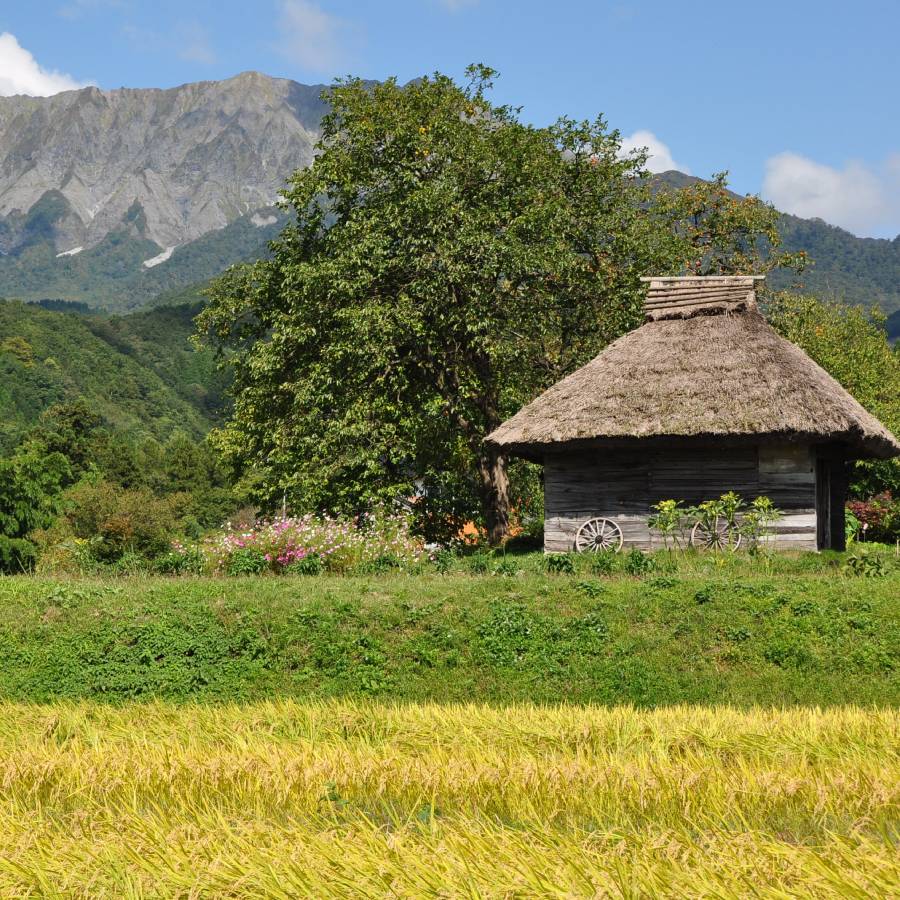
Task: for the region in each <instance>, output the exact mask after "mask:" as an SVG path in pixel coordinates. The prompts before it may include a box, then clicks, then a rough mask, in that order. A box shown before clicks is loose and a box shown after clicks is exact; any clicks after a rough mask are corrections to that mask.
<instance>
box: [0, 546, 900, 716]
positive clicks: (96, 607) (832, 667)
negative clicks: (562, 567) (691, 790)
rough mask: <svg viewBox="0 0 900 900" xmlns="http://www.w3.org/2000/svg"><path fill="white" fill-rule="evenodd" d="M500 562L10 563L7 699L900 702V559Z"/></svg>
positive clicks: (0, 618) (4, 651)
mask: <svg viewBox="0 0 900 900" xmlns="http://www.w3.org/2000/svg"><path fill="white" fill-rule="evenodd" d="M507 559H508V560H510V559H511V560H512V561H511V562H510V564H509V565H506V566H504V567H502V568H500V567H499V563H498V564H497V565H496V566H495V567H494V569H493V571H497V570H498V568H500V570H501V571H504V572H513V573H515V574H511V575H508V574H507V575H504V574H487V575H472V574H466V573H459V572H453V573H451V574H448V575H445V576H441V575H437V574H431V575H402V574H393V575H391V574H387V575H377V576H375V575H373V576H371V577H353V578H351V577H306V578H304V577H296V578H271V577H270V578H247V579H164V578H133V579H120V580H103V581H101V580H81V581H67V582H57V581H50V580H43V579H36V578H27V577H21V578H6V579H2V580H0V699H6V700H10V701H38V702H47V701H51V700H55V699H92V700H101V701H108V702H123V701H126V700H131V699H142V700H143V699H149V698H151V697H157V698H162V699H170V700H177V701H187V700H197V701H203V702H209V701H213V702H220V701H221V702H224V701H246V700H254V699H259V698H264V697H285V698H328V697H349V698H354V697H376V698H380V699H385V700H392V701H394V700H396V701H402V702H413V701H415V702H418V701H433V702H440V703H444V702H452V701H471V700H478V701H484V702H489V703H508V702H518V701H531V702H537V703H556V702H560V701H564V702H572V703H584V702H592V703H600V704H621V703H629V704H634V705H636V706H640V707H652V706H659V705H665V704H672V703H693V704H701V703H702V704H706V703H728V704H731V705H734V706H737V707H742V708H747V707H749V706H753V705H757V704H760V705H774V706H792V705H820V706H831V705H839V704H846V703H855V704H862V705H873V704H877V705H897V704H898V702H900V679H898V652H897V651H898V648H900V608H898V603H897V599H898V597H900V575H898V574H891V575H889V576H886V577H882V578H852V577H846V576H843V575H841V574H840V572H839V570H836V569H829V568H828V566H829V565H830V563H828V561H827V560H820V561H819V563H818V565H819V567H820V568H821V567H823V566H824V567H825V571H824V573H816V572H813V573H807V574H803V573H802V569H803V567H804V566H806V567H810V566H812V563H808V562H805V561H800V562H797V564H796V572H795V574H790V575H787V574H765V573H764V572H762V571H758V570H757V568H756V566H755V564H754V565H751V564H750V563H736V562H735V563H732V562H726V563H724V564H721V565H720V564H713V565H711V566H709V567H708V568H707V569H706V570H704V569H703V568H702V566H703V565H706V564H705V563H702V562H696V563H692V564H691V565H694V566H695V570H694V571H685V572H676V573H663V574H661V573H656V574H650V575H647V576H645V577H643V578H628V577H624V576H621V575H617V576H613V577H610V578H604V577H601V576H599V575H594V574H590V573H589V572H584V571H580V572H576V574H574V575H553V574H547V573H544V572H541V571H538V569H537V566H538V563H537V562H536V561H535V558H534V557H525V558H524V559H522V560H520V561H517V560H515V559H513V558H507ZM468 564H469V563H462V564H461V565H468ZM579 565H580V564H579ZM782 565H786V563H784V564H782ZM696 567H701V568H696Z"/></svg>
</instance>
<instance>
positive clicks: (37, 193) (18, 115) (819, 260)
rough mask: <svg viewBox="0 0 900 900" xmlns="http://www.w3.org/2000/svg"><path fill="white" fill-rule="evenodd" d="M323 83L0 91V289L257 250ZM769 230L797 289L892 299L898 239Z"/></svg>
mask: <svg viewBox="0 0 900 900" xmlns="http://www.w3.org/2000/svg"><path fill="white" fill-rule="evenodd" d="M321 91H322V86H320V85H313V86H308V85H302V84H297V83H296V82H293V81H288V80H286V79H280V78H270V77H268V76H266V75H261V74H259V73H256V72H246V73H244V74H241V75H237V76H235V77H234V78H230V79H228V80H226V81H219V82H216V81H205V82H198V83H196V84H186V85H182V86H180V87H176V88H172V89H170V90H132V89H121V90H113V91H101V90H98V89H97V88H85V89H84V90H80V91H68V92H65V93H62V94H57V95H55V96H53V97H24V96H18V97H0V297H7V298H16V299H22V300H30V301H34V300H43V299H64V300H70V301H79V302H83V303H87V304H88V305H89V306H91V307H94V308H98V309H105V310H108V311H114V312H127V311H129V310H135V309H141V308H144V307H147V306H151V305H155V304H156V303H158V302H159V300H158V298H159V297H160V296H162V297H163V298H164V300H165V301H166V302H168V301H170V299H171V298H172V297H179V296H180V295H182V294H183V293H184V291H185V289H186V288H188V287H190V286H191V285H195V284H198V283H202V282H204V281H206V280H208V279H210V278H212V277H214V276H215V275H217V274H218V273H219V272H221V271H222V270H223V269H225V268H226V267H227V266H229V265H231V264H232V263H234V262H238V261H241V260H245V259H254V258H258V257H259V256H261V255H263V254H264V253H265V252H266V247H267V242H268V241H269V240H271V239H272V238H273V237H274V236H275V235H276V234H277V233H278V231H279V230H280V229H281V227H282V226H283V224H284V222H285V214H284V213H282V212H281V211H280V210H278V209H277V208H275V207H273V206H272V203H273V202H274V200H275V198H276V195H277V193H278V191H279V190H280V189H281V188H282V187H283V186H284V182H285V179H286V178H287V177H288V176H289V175H290V173H291V172H293V171H294V170H295V169H297V168H299V167H302V166H306V165H309V163H310V162H311V161H312V158H313V147H314V145H315V142H316V140H317V138H318V135H319V125H320V121H321V118H322V115H323V113H324V112H325V109H326V107H325V104H324V103H323V102H322V100H321V98H320V93H321ZM655 177H656V178H657V179H658V180H659V182H660V183H665V184H671V185H674V186H678V185H679V184H683V183H686V182H688V181H691V180H693V179H691V178H690V177H689V176H686V175H682V174H681V173H679V172H667V173H664V174H663V175H660V176H655ZM781 230H782V234H783V236H784V241H785V246H786V247H787V248H789V249H792V250H795V249H805V250H807V251H808V252H809V254H810V256H811V257H812V259H813V260H814V263H815V264H814V265H813V266H812V267H811V268H810V269H808V271H807V272H806V273H805V274H804V276H803V278H802V280H801V282H800V286H801V287H802V288H803V289H805V290H808V291H810V292H813V293H816V294H818V295H820V296H826V297H840V298H843V299H846V300H849V301H851V302H858V303H864V304H866V305H869V304H878V305H880V306H881V307H882V309H883V310H884V311H885V312H888V313H891V312H894V311H896V310H900V238H897V239H895V240H893V241H887V240H874V239H861V238H857V237H855V236H854V235H852V234H850V233H848V232H846V231H843V230H841V229H840V228H835V227H833V226H831V225H828V224H826V223H825V222H822V221H820V220H809V219H799V218H797V217H795V216H788V215H785V216H782V219H781ZM771 283H772V284H773V285H774V286H776V287H785V286H788V284H790V283H792V282H791V281H790V280H786V279H785V277H784V276H781V275H778V274H776V275H774V276H773V278H772V280H771Z"/></svg>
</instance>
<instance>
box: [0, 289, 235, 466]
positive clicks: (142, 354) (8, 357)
mask: <svg viewBox="0 0 900 900" xmlns="http://www.w3.org/2000/svg"><path fill="white" fill-rule="evenodd" d="M197 311H198V308H197V307H196V306H180V307H160V308H159V309H154V310H150V311H147V312H144V313H140V314H137V315H134V316H125V317H112V318H106V317H100V316H93V315H91V316H86V315H83V314H78V313H65V312H56V311H52V310H47V309H43V308H41V307H39V306H36V305H29V304H24V303H20V302H16V301H6V302H0V447H2V448H3V449H8V448H10V447H11V446H13V445H14V444H15V443H16V441H17V440H18V439H19V437H20V436H21V435H22V433H23V432H24V431H25V430H26V429H27V428H29V427H30V426H32V425H34V423H35V422H36V421H37V420H38V417H39V416H40V414H41V412H43V411H44V410H45V409H46V408H47V407H49V406H51V405H53V404H55V403H62V402H70V401H73V400H75V399H77V398H82V399H83V400H84V401H85V402H86V403H87V404H88V405H89V406H90V407H91V408H92V409H93V411H94V412H96V413H98V414H99V415H101V416H102V417H103V419H104V420H105V421H106V422H107V423H108V424H109V425H110V426H111V427H113V428H114V429H116V430H117V431H122V432H125V433H130V434H133V435H134V436H135V437H154V438H157V439H160V440H162V439H166V438H168V437H169V436H170V435H171V434H172V433H173V432H175V431H177V430H181V431H184V432H187V433H188V434H190V435H192V436H194V437H200V436H201V435H202V434H204V433H205V432H206V431H207V430H208V428H209V425H210V423H211V422H212V421H213V419H214V417H215V415H216V411H217V410H218V409H219V408H220V407H221V390H222V382H221V376H219V375H218V374H217V373H215V371H214V368H215V367H214V361H213V358H212V354H211V353H210V352H208V351H205V352H197V351H195V350H194V349H193V347H192V346H191V345H190V343H189V341H188V337H189V335H190V334H191V331H192V328H193V324H192V319H193V316H194V315H196V313H197Z"/></svg>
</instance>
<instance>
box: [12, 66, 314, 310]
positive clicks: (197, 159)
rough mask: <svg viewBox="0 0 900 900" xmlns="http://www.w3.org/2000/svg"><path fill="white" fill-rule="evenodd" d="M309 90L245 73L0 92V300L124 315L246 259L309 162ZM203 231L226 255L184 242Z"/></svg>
mask: <svg viewBox="0 0 900 900" xmlns="http://www.w3.org/2000/svg"><path fill="white" fill-rule="evenodd" d="M321 90H322V86H321V85H311V86H310V85H301V84H297V83H296V82H293V81H288V80H286V79H281V78H270V77H268V76H266V75H261V74H259V73H256V72H246V73H244V74H241V75H237V76H236V77H234V78H230V79H228V80H226V81H219V82H216V81H206V82H199V83H196V84H186V85H182V86H181V87H176V88H172V89H170V90H143V89H142V90H132V89H124V88H123V89H121V90H112V91H102V90H99V89H97V88H94V87H91V88H85V89H83V90H79V91H67V92H64V93H61V94H56V95H55V96H53V97H25V96H16V97H0V296H3V295H5V296H14V297H20V298H23V299H29V300H30V299H40V298H42V297H64V298H67V299H72V300H82V301H86V302H88V303H91V304H92V305H95V306H101V307H107V308H109V309H126V308H130V307H133V306H140V305H142V304H143V303H144V302H145V301H146V300H147V299H148V298H149V297H151V296H153V295H154V294H155V293H159V292H160V291H164V290H170V289H173V288H177V287H183V286H184V285H185V284H186V283H189V282H190V281H196V280H201V279H204V278H209V277H211V276H212V275H214V274H216V273H217V272H218V271H220V270H221V268H222V267H224V265H227V264H229V263H231V262H234V261H235V260H236V259H242V258H248V257H251V256H254V255H258V253H259V252H260V251H261V250H262V249H263V248H264V247H265V242H266V240H267V239H268V238H269V237H271V236H272V233H273V231H272V226H273V225H276V224H277V223H278V222H279V221H280V219H279V217H278V213H277V211H276V210H274V209H273V206H272V204H273V203H274V202H275V200H276V197H277V193H278V191H279V190H280V189H281V188H282V187H283V186H284V182H285V178H286V177H287V176H288V175H290V173H291V172H293V171H294V170H295V169H297V168H300V167H302V166H306V165H309V163H310V162H311V160H312V157H313V147H314V145H315V142H316V140H317V138H318V127H319V122H320V120H321V117H322V115H323V113H324V110H325V106H324V104H323V103H322V101H321V99H320V96H319V95H320V92H321ZM238 222H240V223H242V224H241V225H240V227H237V228H235V227H234V226H235V223H238ZM229 228H231V231H230V232H229V230H228V229H229ZM210 234H216V235H217V238H216V239H215V240H214V241H213V242H212V245H220V246H221V247H224V248H227V249H225V250H224V251H221V252H216V249H215V247H214V246H212V245H211V244H210V242H208V241H207V243H206V244H205V245H201V246H200V247H198V246H197V242H198V241H202V239H203V238H204V237H205V236H207V235H210ZM190 248H192V249H190ZM161 269H165V270H166V273H165V274H163V272H162V271H160V270H161ZM173 273H177V274H174V277H173Z"/></svg>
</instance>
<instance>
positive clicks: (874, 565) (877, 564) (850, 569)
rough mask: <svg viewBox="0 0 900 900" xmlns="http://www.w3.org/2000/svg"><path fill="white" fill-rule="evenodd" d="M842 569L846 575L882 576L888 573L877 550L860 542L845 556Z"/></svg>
mask: <svg viewBox="0 0 900 900" xmlns="http://www.w3.org/2000/svg"><path fill="white" fill-rule="evenodd" d="M844 571H845V572H846V573H847V574H848V575H856V576H857V577H863V578H882V577H884V576H885V575H887V573H888V567H887V564H886V563H885V561H884V558H883V557H882V556H881V555H880V554H879V553H878V552H877V551H873V550H870V549H869V548H868V547H864V546H862V545H860V544H857V545H856V548H855V549H854V550H853V552H852V553H850V554H849V555H848V556H847V561H846V562H845V563H844Z"/></svg>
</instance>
